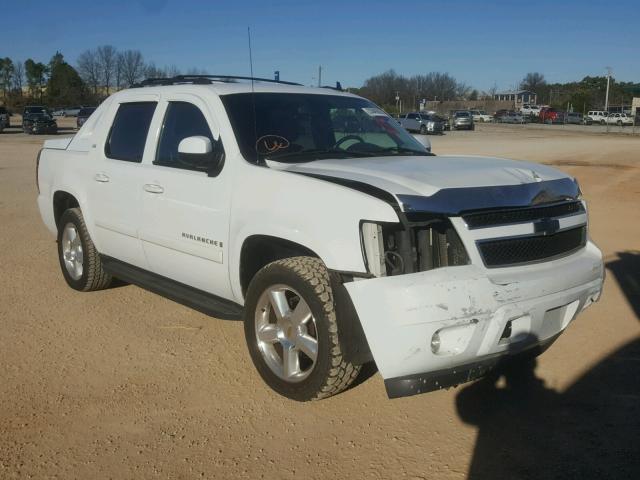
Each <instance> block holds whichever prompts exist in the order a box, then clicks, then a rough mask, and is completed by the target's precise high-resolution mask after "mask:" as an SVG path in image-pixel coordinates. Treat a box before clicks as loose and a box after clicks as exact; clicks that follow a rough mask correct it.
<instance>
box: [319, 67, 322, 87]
mask: <svg viewBox="0 0 640 480" xmlns="http://www.w3.org/2000/svg"><path fill="white" fill-rule="evenodd" d="M321 86H322V65H318V87H321Z"/></svg>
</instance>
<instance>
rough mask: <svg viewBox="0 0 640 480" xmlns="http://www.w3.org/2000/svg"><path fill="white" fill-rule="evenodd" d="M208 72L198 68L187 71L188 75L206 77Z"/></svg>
mask: <svg viewBox="0 0 640 480" xmlns="http://www.w3.org/2000/svg"><path fill="white" fill-rule="evenodd" d="M206 74H207V71H206V70H203V69H201V68H197V67H191V68H190V69H189V70H187V75H206Z"/></svg>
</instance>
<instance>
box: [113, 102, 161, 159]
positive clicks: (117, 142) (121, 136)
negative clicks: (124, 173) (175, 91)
mask: <svg viewBox="0 0 640 480" xmlns="http://www.w3.org/2000/svg"><path fill="white" fill-rule="evenodd" d="M156 105H157V103H156V102H135V103H122V104H120V107H119V108H118V112H117V113H116V118H114V120H113V125H112V126H111V131H110V132H109V138H107V143H106V145H105V147H104V153H105V155H106V156H107V157H109V158H113V159H114V160H124V161H126V162H138V163H139V162H141V161H142V155H143V154H144V144H145V142H146V141H147V133H148V132H149V125H150V124H151V119H152V118H153V112H154V111H155V109H156Z"/></svg>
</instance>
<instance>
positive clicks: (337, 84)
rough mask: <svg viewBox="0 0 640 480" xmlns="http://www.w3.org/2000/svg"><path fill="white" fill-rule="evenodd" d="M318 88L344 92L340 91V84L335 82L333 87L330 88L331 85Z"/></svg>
mask: <svg viewBox="0 0 640 480" xmlns="http://www.w3.org/2000/svg"><path fill="white" fill-rule="evenodd" d="M320 88H329V89H331V90H337V91H338V92H344V90H343V89H342V84H341V83H340V82H336V86H335V87H332V86H331V85H323V86H322V87H320Z"/></svg>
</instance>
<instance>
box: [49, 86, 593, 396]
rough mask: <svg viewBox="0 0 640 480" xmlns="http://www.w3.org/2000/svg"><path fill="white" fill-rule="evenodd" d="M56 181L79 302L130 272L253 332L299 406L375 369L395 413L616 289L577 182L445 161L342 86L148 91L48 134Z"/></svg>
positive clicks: (477, 371)
mask: <svg viewBox="0 0 640 480" xmlns="http://www.w3.org/2000/svg"><path fill="white" fill-rule="evenodd" d="M229 80H233V81H229ZM345 117H347V118H345ZM345 121H347V122H348V123H349V124H350V125H351V126H352V127H353V128H355V127H357V128H356V129H355V130H357V133H346V132H344V128H343V126H344V125H345ZM353 128H351V127H350V129H349V130H350V131H354V130H353ZM37 185H38V192H39V193H38V205H39V209H40V213H41V216H42V220H43V221H44V223H45V225H46V226H47V227H48V229H49V230H50V231H51V233H52V234H54V235H56V236H57V244H58V256H59V262H60V266H61V271H62V275H63V276H64V279H65V280H66V282H67V284H68V285H69V286H70V287H72V288H74V289H76V290H79V291H85V292H86V291H91V290H99V289H103V288H106V287H108V286H109V284H110V283H111V281H112V279H113V278H114V277H117V278H119V279H122V280H124V281H127V282H130V283H135V284H138V285H140V286H143V287H145V288H147V289H149V290H152V291H154V292H157V293H159V294H161V295H164V296H167V297H169V298H171V299H173V300H176V301H179V302H181V303H184V304H186V305H189V306H192V307H193V308H196V309H198V310H200V311H202V312H205V313H208V314H211V315H214V316H216V317H222V318H238V319H242V320H243V321H244V329H245V336H246V341H247V345H248V350H249V353H250V355H251V358H252V360H253V362H254V364H255V366H256V368H257V371H258V372H259V374H260V375H261V376H262V378H263V379H264V380H265V382H266V383H267V384H268V385H269V386H270V387H271V388H272V389H273V390H275V391H276V392H278V393H280V394H282V395H284V396H286V397H289V398H291V399H295V400H301V401H302V400H311V399H319V398H324V397H328V396H330V395H333V394H336V393H338V392H340V391H342V390H344V389H345V388H347V387H348V386H349V385H350V384H351V383H352V382H353V380H354V379H355V378H356V377H357V375H358V373H359V371H360V368H361V366H362V365H363V364H365V363H367V362H371V361H375V363H376V365H377V368H378V369H379V372H380V374H381V375H382V377H383V378H384V381H385V386H386V390H387V394H388V395H389V397H391V398H393V397H399V396H405V395H412V394H416V393H421V392H427V391H431V390H436V389H439V388H446V387H451V386H454V385H457V384H460V383H463V382H467V381H470V380H473V379H475V378H478V377H480V376H482V375H484V374H485V373H486V372H488V371H489V370H491V369H492V368H494V367H496V366H498V365H500V364H501V363H502V362H505V361H508V360H510V359H513V358H516V357H518V356H519V355H525V356H530V355H536V354H538V353H540V352H541V351H543V350H544V349H545V348H546V347H548V346H549V345H550V344H551V343H552V342H553V341H554V340H555V339H556V338H557V336H558V335H559V334H560V333H561V332H563V331H564V330H565V329H566V328H567V326H568V325H569V324H570V323H571V322H572V320H573V319H574V318H575V317H576V315H577V314H578V313H580V312H581V311H582V310H584V309H585V308H587V307H588V306H589V305H590V304H591V303H592V302H594V301H596V300H598V298H599V296H600V292H601V289H602V282H603V276H604V270H603V262H602V255H601V253H600V251H599V250H598V248H597V247H596V246H595V245H594V244H593V243H592V242H591V240H590V239H589V235H588V231H587V211H586V205H585V203H584V201H583V200H582V197H581V192H580V189H579V187H578V184H577V182H576V180H575V179H574V178H571V177H569V176H567V175H566V174H564V173H562V172H560V171H558V170H555V169H553V168H551V167H548V166H545V165H541V164H537V163H527V162H520V161H513V160H505V159H498V158H487V157H461V156H435V155H432V154H431V153H429V152H427V151H426V149H425V148H424V146H423V145H421V144H420V143H419V142H418V141H416V140H415V139H414V138H413V137H412V136H411V135H409V134H408V133H407V132H406V131H405V130H404V129H403V128H402V127H401V126H400V125H398V123H397V122H396V121H395V120H394V119H392V118H391V117H390V116H388V115H387V114H386V113H385V112H383V111H382V110H380V109H379V108H378V107H377V106H376V105H374V104H372V103H371V102H370V101H368V100H366V99H364V98H361V97H358V96H355V95H352V94H348V93H343V92H339V91H332V90H327V89H322V88H309V87H303V86H298V85H294V84H286V83H283V82H279V83H275V82H273V81H265V80H260V79H254V80H253V81H252V82H247V81H246V79H244V78H240V77H234V78H232V79H230V78H228V77H218V76H209V77H195V76H194V77H187V76H184V77H176V78H174V79H168V80H162V81H147V82H143V84H142V85H141V86H140V87H138V88H131V89H128V90H124V91H121V92H118V93H116V94H114V95H112V96H110V97H109V98H107V99H106V100H105V101H104V102H103V103H102V105H100V107H99V108H98V109H97V110H96V111H95V113H94V114H93V115H92V116H91V117H89V119H88V120H87V122H86V123H85V124H84V125H83V126H82V128H81V129H80V130H79V131H78V133H76V135H75V136H74V137H73V138H66V139H56V140H47V141H46V142H45V145H44V148H43V149H42V150H41V151H40V153H39V155H38V161H37ZM122 308H126V306H125V305H123V306H122Z"/></svg>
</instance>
